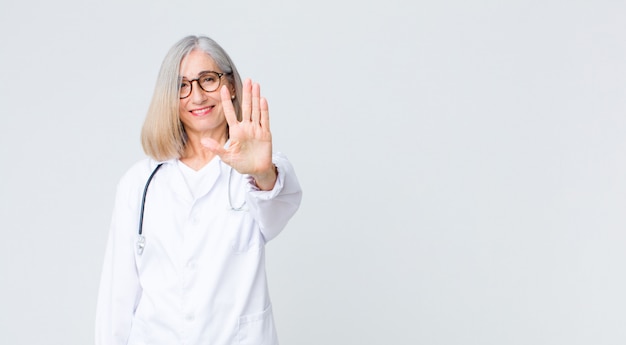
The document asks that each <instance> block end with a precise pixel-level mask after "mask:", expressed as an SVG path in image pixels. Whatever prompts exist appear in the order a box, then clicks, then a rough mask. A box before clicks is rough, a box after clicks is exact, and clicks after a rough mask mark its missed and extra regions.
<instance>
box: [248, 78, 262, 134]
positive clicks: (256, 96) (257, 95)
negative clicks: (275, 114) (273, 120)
mask: <svg viewBox="0 0 626 345" xmlns="http://www.w3.org/2000/svg"><path fill="white" fill-rule="evenodd" d="M260 100H261V85H259V84H258V83H254V84H252V114H251V116H250V120H252V123H254V124H258V123H259V119H260V117H261V109H260V105H259V101H260Z"/></svg>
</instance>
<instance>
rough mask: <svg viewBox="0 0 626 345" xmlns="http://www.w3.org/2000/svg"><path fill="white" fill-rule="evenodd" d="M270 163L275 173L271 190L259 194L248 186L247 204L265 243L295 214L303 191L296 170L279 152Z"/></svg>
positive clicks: (258, 191) (251, 186) (257, 190)
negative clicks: (274, 167) (274, 168)
mask: <svg viewBox="0 0 626 345" xmlns="http://www.w3.org/2000/svg"><path fill="white" fill-rule="evenodd" d="M272 162H273V163H274V165H276V168H277V170H278V177H277V179H276V184H275V185H274V188H273V189H272V190H270V191H261V190H259V189H258V188H256V186H255V185H254V184H253V183H252V182H253V181H252V180H251V183H250V184H249V192H248V193H247V197H246V202H247V203H248V205H249V207H250V212H251V214H252V216H253V217H254V219H255V220H256V221H257V222H258V223H259V226H260V228H261V232H262V234H263V237H264V239H265V241H266V242H267V241H270V240H271V239H273V238H274V237H276V236H277V235H278V234H279V233H280V232H281V231H282V230H283V229H284V228H285V226H286V225H287V222H288V221H289V219H291V217H292V216H293V215H294V214H295V213H296V211H297V210H298V208H299V207H300V201H301V200H302V189H301V188H300V183H299V182H298V179H297V177H296V174H295V171H294V169H293V167H292V165H291V163H289V161H288V160H287V157H286V156H285V155H283V154H281V153H276V154H274V155H273V156H272Z"/></svg>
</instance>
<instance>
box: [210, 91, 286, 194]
mask: <svg viewBox="0 0 626 345" xmlns="http://www.w3.org/2000/svg"><path fill="white" fill-rule="evenodd" d="M220 97H221V99H222V109H223V110H224V116H225V117H226V122H228V130H229V134H230V145H229V146H228V149H225V148H224V147H223V146H221V145H220V144H219V143H218V142H217V141H215V140H213V139H211V138H203V139H202V145H204V146H205V147H206V148H207V149H209V150H210V151H212V152H213V153H215V154H217V155H218V156H219V157H220V158H221V160H222V161H223V162H224V163H226V164H228V165H230V166H231V167H233V169H235V170H237V171H238V172H239V173H241V174H248V175H250V176H252V177H253V178H254V180H255V182H256V184H257V186H258V187H259V188H260V189H262V190H270V189H272V188H273V187H274V184H275V183H276V177H277V174H276V167H275V166H274V164H273V163H272V133H271V132H270V122H269V108H268V105H267V100H266V99H265V98H263V97H261V87H260V86H259V84H258V83H252V81H251V80H250V79H246V80H244V82H243V96H242V100H241V122H239V121H238V120H237V115H236V113H235V108H234V107H233V103H232V100H231V97H230V92H229V91H228V88H227V87H226V86H222V88H221V89H220Z"/></svg>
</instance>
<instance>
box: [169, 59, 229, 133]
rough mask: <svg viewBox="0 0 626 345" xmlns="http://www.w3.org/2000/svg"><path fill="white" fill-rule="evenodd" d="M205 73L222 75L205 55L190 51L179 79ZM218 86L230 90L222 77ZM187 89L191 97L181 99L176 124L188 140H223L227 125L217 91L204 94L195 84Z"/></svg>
mask: <svg viewBox="0 0 626 345" xmlns="http://www.w3.org/2000/svg"><path fill="white" fill-rule="evenodd" d="M206 72H218V73H222V72H223V71H221V70H220V68H219V67H218V66H217V64H216V63H215V61H213V59H212V58H211V57H210V56H209V55H208V54H207V53H205V52H203V51H201V50H193V51H191V53H189V55H187V56H186V57H185V58H183V60H182V61H181V64H180V73H179V77H180V78H182V79H183V80H186V81H190V80H193V79H196V78H199V77H201V76H202V75H203V74H204V73H206ZM222 85H226V86H227V87H228V88H229V89H232V86H231V85H229V83H228V79H227V78H226V77H225V76H222V78H221V84H220V87H221V86H222ZM191 87H192V90H191V94H190V95H189V97H186V98H183V99H181V100H180V106H179V111H180V120H181V122H182V123H183V126H184V127H185V131H186V132H187V135H188V137H189V138H192V137H202V136H210V137H212V138H214V139H216V140H221V139H222V137H225V134H226V131H227V126H226V125H227V123H226V118H225V117H224V110H223V109H222V101H221V99H220V92H219V88H218V89H217V90H215V91H211V92H206V91H204V90H202V89H201V88H200V86H199V84H198V82H193V83H192V85H191ZM233 94H234V93H233Z"/></svg>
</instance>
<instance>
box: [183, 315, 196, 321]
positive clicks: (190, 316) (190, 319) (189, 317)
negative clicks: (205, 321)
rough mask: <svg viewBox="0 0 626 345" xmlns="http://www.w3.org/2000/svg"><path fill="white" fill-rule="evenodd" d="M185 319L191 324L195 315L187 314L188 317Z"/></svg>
mask: <svg viewBox="0 0 626 345" xmlns="http://www.w3.org/2000/svg"><path fill="white" fill-rule="evenodd" d="M185 319H186V320H187V321H189V322H191V321H193V320H194V317H193V314H187V316H186V317H185Z"/></svg>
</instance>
